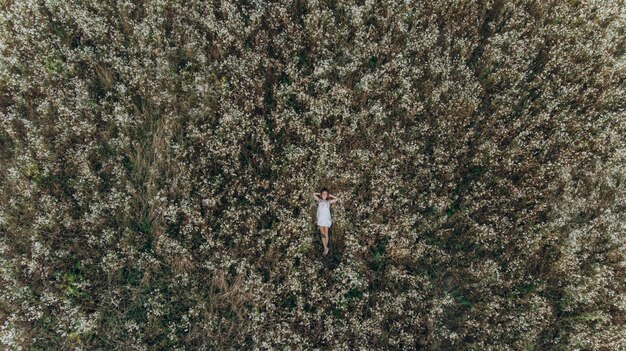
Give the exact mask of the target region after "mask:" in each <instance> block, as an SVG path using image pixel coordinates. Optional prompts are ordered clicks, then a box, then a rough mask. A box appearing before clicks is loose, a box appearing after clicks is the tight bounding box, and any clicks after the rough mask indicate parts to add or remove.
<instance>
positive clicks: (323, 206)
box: [317, 200, 333, 227]
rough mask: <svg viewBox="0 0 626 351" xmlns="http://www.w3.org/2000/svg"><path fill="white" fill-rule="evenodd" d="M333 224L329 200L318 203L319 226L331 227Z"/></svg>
mask: <svg viewBox="0 0 626 351" xmlns="http://www.w3.org/2000/svg"><path fill="white" fill-rule="evenodd" d="M332 223H333V221H332V219H331V218H330V203H329V202H328V200H320V201H318V203H317V225H319V226H322V227H330V225H331V224H332Z"/></svg>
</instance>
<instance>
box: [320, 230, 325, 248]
mask: <svg viewBox="0 0 626 351" xmlns="http://www.w3.org/2000/svg"><path fill="white" fill-rule="evenodd" d="M319 228H320V234H321V235H322V244H323V245H324V250H326V242H325V238H326V233H325V232H324V227H322V226H320V227H319Z"/></svg>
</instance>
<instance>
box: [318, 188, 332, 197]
mask: <svg viewBox="0 0 626 351" xmlns="http://www.w3.org/2000/svg"><path fill="white" fill-rule="evenodd" d="M323 192H327V193H329V194H330V191H328V189H326V188H322V190H320V195H322V193H323Z"/></svg>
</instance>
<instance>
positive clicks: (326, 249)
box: [324, 247, 328, 255]
mask: <svg viewBox="0 0 626 351" xmlns="http://www.w3.org/2000/svg"><path fill="white" fill-rule="evenodd" d="M327 253H328V248H327V247H325V248H324V255H326V254H327Z"/></svg>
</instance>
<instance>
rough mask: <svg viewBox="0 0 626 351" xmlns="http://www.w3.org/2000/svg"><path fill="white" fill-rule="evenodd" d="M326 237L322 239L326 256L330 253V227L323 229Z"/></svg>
mask: <svg viewBox="0 0 626 351" xmlns="http://www.w3.org/2000/svg"><path fill="white" fill-rule="evenodd" d="M322 230H323V233H324V237H323V238H322V243H323V244H324V255H326V254H327V253H328V227H322Z"/></svg>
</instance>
